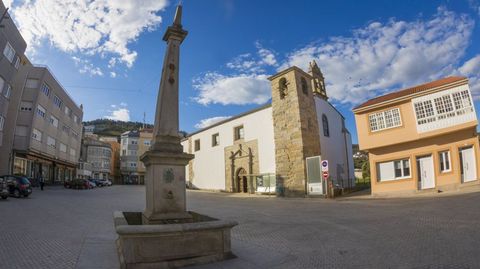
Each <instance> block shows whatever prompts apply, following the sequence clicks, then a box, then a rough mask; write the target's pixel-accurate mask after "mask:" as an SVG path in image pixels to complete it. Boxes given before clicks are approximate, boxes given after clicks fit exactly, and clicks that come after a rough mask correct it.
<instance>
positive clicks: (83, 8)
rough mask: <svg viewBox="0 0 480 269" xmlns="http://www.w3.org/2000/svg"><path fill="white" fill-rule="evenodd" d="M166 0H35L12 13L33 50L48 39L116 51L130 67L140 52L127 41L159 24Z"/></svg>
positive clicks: (63, 45) (67, 46)
mask: <svg viewBox="0 0 480 269" xmlns="http://www.w3.org/2000/svg"><path fill="white" fill-rule="evenodd" d="M167 2H168V1H167V0H144V1H141V4H138V3H137V1H117V0H97V1H90V0H32V1H25V2H24V3H23V4H22V5H16V6H15V8H14V9H13V12H12V13H13V17H14V19H15V20H16V22H17V25H18V26H19V29H20V32H21V33H22V36H23V37H24V38H25V40H26V41H27V44H28V50H29V51H30V52H34V50H35V48H37V47H38V46H39V45H40V44H41V43H42V41H44V40H47V41H49V42H50V44H52V45H53V46H55V47H57V48H58V49H60V50H62V51H64V52H67V53H84V54H86V55H94V54H100V55H101V56H102V57H104V56H105V55H106V54H111V55H116V56H118V57H117V58H116V60H115V61H120V62H123V63H124V64H126V65H127V66H128V67H131V66H132V65H133V62H134V61H135V59H136V57H137V52H136V51H133V50H131V49H129V48H128V44H130V43H131V42H133V41H135V40H136V39H137V38H138V36H139V35H140V34H141V33H142V32H143V31H145V30H147V31H151V30H153V29H155V27H157V26H158V25H159V24H160V22H161V21H162V18H161V17H160V16H158V15H157V14H156V13H157V12H158V11H160V10H162V9H164V8H165V7H166V5H167ZM110 65H112V63H110ZM113 65H114V63H113Z"/></svg>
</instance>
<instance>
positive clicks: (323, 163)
mask: <svg viewBox="0 0 480 269" xmlns="http://www.w3.org/2000/svg"><path fill="white" fill-rule="evenodd" d="M325 171H327V172H328V160H323V161H322V172H325Z"/></svg>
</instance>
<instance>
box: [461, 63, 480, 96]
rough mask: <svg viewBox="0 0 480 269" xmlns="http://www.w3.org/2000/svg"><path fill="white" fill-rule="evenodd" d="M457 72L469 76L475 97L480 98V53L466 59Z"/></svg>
mask: <svg viewBox="0 0 480 269" xmlns="http://www.w3.org/2000/svg"><path fill="white" fill-rule="evenodd" d="M457 74H459V75H462V76H467V77H468V78H469V85H470V90H471V91H472V95H473V98H474V99H475V100H480V54H479V55H477V56H475V57H473V58H471V59H470V60H468V61H466V62H465V63H464V64H463V65H462V66H461V67H459V68H458V70H457Z"/></svg>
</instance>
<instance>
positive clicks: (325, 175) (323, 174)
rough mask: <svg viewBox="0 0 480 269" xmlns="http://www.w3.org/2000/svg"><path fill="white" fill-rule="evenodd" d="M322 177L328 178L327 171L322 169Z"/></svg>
mask: <svg viewBox="0 0 480 269" xmlns="http://www.w3.org/2000/svg"><path fill="white" fill-rule="evenodd" d="M322 177H323V179H325V180H327V179H328V171H323V172H322Z"/></svg>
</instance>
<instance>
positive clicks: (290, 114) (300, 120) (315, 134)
mask: <svg viewBox="0 0 480 269" xmlns="http://www.w3.org/2000/svg"><path fill="white" fill-rule="evenodd" d="M302 78H303V79H305V80H306V81H307V83H302ZM282 79H285V80H286V83H282ZM311 79H312V77H311V76H310V75H309V74H307V73H305V72H304V71H302V70H301V69H299V68H297V67H291V68H288V69H286V70H284V71H282V72H280V73H278V74H277V75H275V76H273V77H270V81H271V85H272V113H273V124H274V140H275V162H276V177H277V193H278V194H279V195H285V196H288V197H298V196H304V195H305V194H306V190H305V186H306V163H305V158H306V157H311V156H317V155H320V142H319V128H318V122H317V118H316V114H317V113H316V110H315V103H314V99H313V93H312V89H311V85H312V84H311ZM285 86H286V87H285ZM282 87H283V88H282ZM304 87H307V88H306V89H305V88H304Z"/></svg>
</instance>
